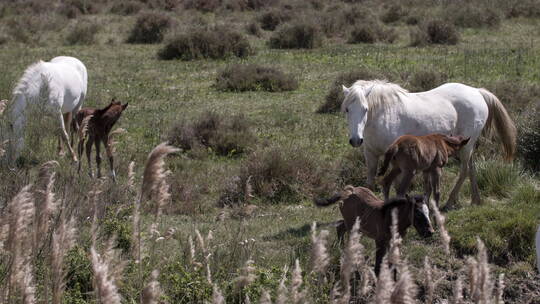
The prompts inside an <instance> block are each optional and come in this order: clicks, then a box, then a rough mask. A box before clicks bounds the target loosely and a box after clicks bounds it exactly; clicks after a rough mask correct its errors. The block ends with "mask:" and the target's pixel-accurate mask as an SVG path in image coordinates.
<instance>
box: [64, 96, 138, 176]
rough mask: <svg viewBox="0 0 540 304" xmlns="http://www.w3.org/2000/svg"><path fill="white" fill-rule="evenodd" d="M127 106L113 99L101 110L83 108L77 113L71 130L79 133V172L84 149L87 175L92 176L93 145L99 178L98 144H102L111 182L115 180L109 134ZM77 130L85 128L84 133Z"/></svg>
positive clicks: (99, 159)
mask: <svg viewBox="0 0 540 304" xmlns="http://www.w3.org/2000/svg"><path fill="white" fill-rule="evenodd" d="M127 106H128V104H127V103H126V104H122V103H121V102H119V101H116V100H114V99H113V100H112V101H111V103H110V104H109V105H108V106H106V107H105V108H103V109H93V108H83V109H81V110H80V111H79V112H78V113H77V115H76V116H75V119H74V124H72V129H73V132H78V133H79V146H78V149H77V150H78V154H79V159H80V160H81V161H80V162H79V172H80V171H81V163H82V154H83V152H84V150H85V148H86V158H87V159H88V169H89V170H90V172H89V173H90V176H92V177H93V176H94V173H93V172H92V161H91V153H92V145H94V146H95V147H96V166H97V177H98V178H99V177H101V155H100V144H101V143H103V145H104V146H105V150H106V152H107V157H108V158H109V166H110V168H111V176H112V178H113V180H116V172H115V170H114V158H113V152H112V146H111V140H110V138H109V133H110V132H111V129H112V127H113V126H114V124H115V123H116V122H117V121H118V119H119V118H120V116H121V115H122V112H123V111H124V110H125V109H126V108H127ZM79 128H86V132H79Z"/></svg>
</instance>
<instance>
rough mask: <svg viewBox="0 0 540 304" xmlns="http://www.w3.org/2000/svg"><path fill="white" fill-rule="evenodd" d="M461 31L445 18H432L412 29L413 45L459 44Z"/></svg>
mask: <svg viewBox="0 0 540 304" xmlns="http://www.w3.org/2000/svg"><path fill="white" fill-rule="evenodd" d="M458 41H459V33H458V31H457V30H456V28H455V26H454V25H453V24H452V23H449V22H447V21H443V20H431V21H428V22H426V23H424V24H421V25H418V26H417V27H416V29H414V30H412V31H411V45H412V46H422V45H426V44H457V43H458Z"/></svg>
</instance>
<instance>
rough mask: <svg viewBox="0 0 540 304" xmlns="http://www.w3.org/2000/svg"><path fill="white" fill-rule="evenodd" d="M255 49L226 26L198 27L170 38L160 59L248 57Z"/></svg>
mask: <svg viewBox="0 0 540 304" xmlns="http://www.w3.org/2000/svg"><path fill="white" fill-rule="evenodd" d="M253 53H254V51H253V49H252V48H251V46H250V45H249V42H248V40H247V39H246V38H245V37H244V36H243V35H241V34H240V33H238V32H234V31H231V30H230V29H228V28H225V27H218V28H215V29H213V30H212V29H198V30H192V31H189V32H187V33H183V34H179V35H176V36H174V37H172V38H171V39H169V40H168V41H167V43H166V45H165V46H164V47H163V48H162V49H161V50H160V51H159V52H158V57H159V58H160V59H165V60H170V59H181V60H194V59H204V58H212V59H221V58H226V57H230V56H236V57H241V58H243V57H247V56H248V55H251V54H253Z"/></svg>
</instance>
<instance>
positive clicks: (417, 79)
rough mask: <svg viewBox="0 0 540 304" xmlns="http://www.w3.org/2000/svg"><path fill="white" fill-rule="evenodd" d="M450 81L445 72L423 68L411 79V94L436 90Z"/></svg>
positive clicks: (427, 67)
mask: <svg viewBox="0 0 540 304" xmlns="http://www.w3.org/2000/svg"><path fill="white" fill-rule="evenodd" d="M447 80H448V76H447V75H446V74H445V73H444V72H440V71H438V70H436V69H435V68H434V67H429V66H421V67H420V68H419V69H418V70H416V71H415V72H414V73H413V74H412V75H411V77H410V79H409V81H408V82H409V89H410V91H411V92H421V91H428V90H431V89H434V88H436V87H438V86H440V85H441V84H443V83H445V82H446V81H447Z"/></svg>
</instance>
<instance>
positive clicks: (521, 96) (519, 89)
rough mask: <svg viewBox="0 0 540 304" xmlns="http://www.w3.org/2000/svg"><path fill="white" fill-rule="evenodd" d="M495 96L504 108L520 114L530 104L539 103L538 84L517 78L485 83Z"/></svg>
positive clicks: (528, 107)
mask: <svg viewBox="0 0 540 304" xmlns="http://www.w3.org/2000/svg"><path fill="white" fill-rule="evenodd" d="M486 88H487V89H488V90H490V91H491V92H493V94H495V96H497V97H498V98H499V99H500V100H501V101H502V103H503V104H504V106H505V108H506V109H507V110H509V111H511V112H513V113H516V114H520V113H522V112H523V111H528V110H529V109H530V106H531V105H533V106H534V105H535V104H538V105H540V85H538V84H536V83H527V82H524V81H520V80H519V79H508V80H498V81H495V82H493V83H491V84H488V85H486Z"/></svg>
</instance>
